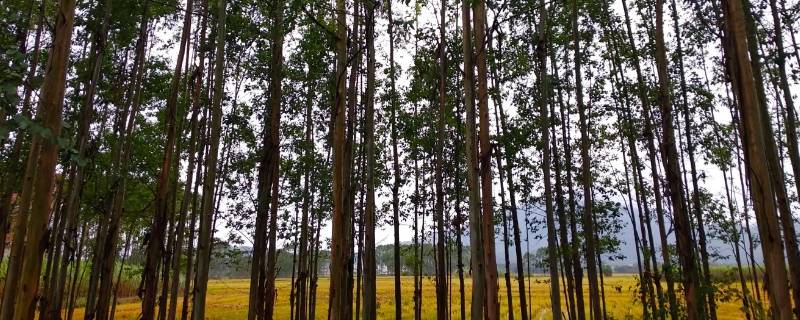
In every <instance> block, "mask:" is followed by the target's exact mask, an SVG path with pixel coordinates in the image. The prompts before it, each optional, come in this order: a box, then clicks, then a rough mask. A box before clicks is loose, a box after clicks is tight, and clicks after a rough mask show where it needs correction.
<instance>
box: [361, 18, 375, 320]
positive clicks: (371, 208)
mask: <svg viewBox="0 0 800 320" xmlns="http://www.w3.org/2000/svg"><path fill="white" fill-rule="evenodd" d="M367 6H368V7H367V8H366V26H367V30H366V31H367V32H366V38H367V93H366V94H367V96H366V101H365V108H366V110H365V111H364V113H365V120H364V121H365V125H364V134H365V136H366V137H365V138H364V139H365V140H366V141H365V143H366V147H365V148H366V162H367V163H366V171H367V181H366V186H367V195H366V196H367V199H366V208H364V225H365V228H366V230H365V235H364V320H375V319H376V317H377V300H376V295H377V289H376V285H375V280H376V278H375V273H376V272H377V270H376V264H375V225H376V218H375V7H376V4H375V3H372V4H367ZM359 298H360V297H359Z"/></svg>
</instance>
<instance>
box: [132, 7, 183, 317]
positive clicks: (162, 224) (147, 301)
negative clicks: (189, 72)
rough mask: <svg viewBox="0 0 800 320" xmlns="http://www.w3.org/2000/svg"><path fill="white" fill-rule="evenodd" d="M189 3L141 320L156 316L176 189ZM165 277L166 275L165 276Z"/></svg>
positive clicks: (149, 243)
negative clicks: (172, 196) (174, 173)
mask: <svg viewBox="0 0 800 320" xmlns="http://www.w3.org/2000/svg"><path fill="white" fill-rule="evenodd" d="M192 3H193V1H192V0H188V1H186V11H185V13H184V18H183V31H182V32H181V41H180V44H179V48H178V56H177V60H176V61H175V71H174V73H173V75H172V80H171V82H170V92H169V96H168V98H167V108H166V131H167V132H166V145H165V147H164V156H163V158H162V162H161V169H160V172H159V175H158V180H157V183H156V196H155V214H154V216H153V223H152V226H151V228H150V233H149V238H148V241H147V260H146V261H145V266H144V271H143V274H142V282H143V284H144V296H143V298H142V319H143V320H151V319H154V316H155V307H156V297H157V295H158V287H159V286H158V273H159V264H160V261H161V260H162V259H163V257H162V256H163V255H164V245H165V244H164V240H165V239H164V238H165V236H166V235H165V232H166V229H165V228H166V227H167V211H168V210H169V209H168V207H169V204H168V203H169V202H170V201H169V194H170V189H174V188H175V187H176V186H175V185H173V184H171V183H170V182H171V180H172V179H171V178H170V177H171V175H172V173H171V170H172V167H173V166H172V161H174V160H175V159H174V155H173V154H174V152H175V149H176V141H175V140H176V137H177V131H178V130H177V121H178V120H177V118H178V91H180V84H181V78H182V77H183V59H184V57H185V56H186V51H187V50H188V47H189V33H190V31H191V29H192V15H191V13H192ZM165 274H168V273H165Z"/></svg>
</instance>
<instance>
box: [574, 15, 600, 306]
mask: <svg viewBox="0 0 800 320" xmlns="http://www.w3.org/2000/svg"><path fill="white" fill-rule="evenodd" d="M578 16H579V13H578V5H577V1H576V0H573V1H572V29H573V30H572V34H573V37H574V60H575V61H574V63H575V97H576V101H577V105H578V116H579V118H580V119H579V121H580V131H581V179H582V180H583V233H584V235H585V238H586V254H585V256H586V273H587V274H588V278H589V279H588V281H589V299H590V301H591V303H590V305H591V306H592V313H591V314H592V318H594V319H601V318H602V317H603V315H602V313H601V310H600V293H599V288H598V283H597V261H596V260H597V254H596V251H597V249H596V244H595V237H594V234H595V232H594V222H593V220H592V218H591V217H592V215H593V213H592V211H593V210H592V209H593V207H594V202H593V199H592V172H591V166H592V164H591V159H590V158H589V148H590V141H589V127H588V121H589V120H588V116H589V115H587V114H586V112H587V110H586V109H587V108H586V106H585V105H584V102H583V86H582V84H581V60H582V54H581V51H580V42H581V41H580V38H581V37H580V27H579V25H578Z"/></svg>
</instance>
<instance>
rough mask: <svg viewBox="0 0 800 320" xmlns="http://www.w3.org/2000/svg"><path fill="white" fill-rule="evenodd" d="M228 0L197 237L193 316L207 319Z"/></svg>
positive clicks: (220, 29) (221, 21) (219, 18)
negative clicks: (207, 294)
mask: <svg viewBox="0 0 800 320" xmlns="http://www.w3.org/2000/svg"><path fill="white" fill-rule="evenodd" d="M225 14H226V12H225V0H218V2H217V15H216V17H215V18H216V23H217V32H216V35H217V38H216V40H215V44H216V51H215V53H214V59H215V61H214V98H213V100H212V105H211V123H210V126H211V128H210V129H211V134H210V137H209V139H210V141H209V142H210V143H209V144H210V146H209V150H208V156H207V157H206V159H205V160H206V169H207V170H208V172H207V173H206V174H205V181H203V201H202V202H203V204H202V208H203V210H202V212H201V214H200V231H199V237H198V240H197V243H198V244H197V249H198V250H197V281H196V283H195V288H194V304H193V306H192V318H194V319H204V318H205V311H206V310H205V309H206V308H205V307H206V291H207V289H208V268H209V263H210V260H211V250H212V249H213V247H212V246H213V236H214V235H213V234H212V227H213V226H212V218H213V216H212V215H213V210H214V208H213V204H214V202H213V201H214V183H215V182H216V179H217V157H218V155H219V141H220V131H221V127H222V97H223V95H224V94H225V91H224V86H223V84H224V81H225V79H224V75H225Z"/></svg>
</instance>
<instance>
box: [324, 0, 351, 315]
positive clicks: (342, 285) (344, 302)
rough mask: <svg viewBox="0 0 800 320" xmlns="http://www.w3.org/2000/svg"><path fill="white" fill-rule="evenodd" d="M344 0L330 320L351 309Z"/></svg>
mask: <svg viewBox="0 0 800 320" xmlns="http://www.w3.org/2000/svg"><path fill="white" fill-rule="evenodd" d="M345 15H346V12H345V0H336V15H335V17H336V51H335V52H336V74H335V75H334V77H335V81H336V93H335V98H334V103H333V110H331V117H332V119H333V127H332V128H331V130H332V131H333V134H332V137H333V144H332V148H333V192H332V193H333V201H332V202H333V221H332V226H333V230H332V235H331V240H332V242H331V262H330V264H331V265H330V268H331V280H330V291H329V293H330V303H329V306H330V317H329V319H331V320H342V319H345V318H347V316H348V315H349V312H348V310H349V309H350V307H351V306H352V301H350V300H349V299H347V298H348V294H347V292H346V291H347V287H348V286H347V283H348V276H347V273H348V272H347V266H348V264H349V261H350V250H349V247H348V246H349V240H348V239H347V238H346V237H347V230H348V229H349V225H350V217H349V215H348V213H347V211H348V210H347V206H346V203H345V198H346V197H347V195H346V194H345V193H346V192H347V187H346V186H345V184H348V183H349V182H348V181H345V179H347V178H349V175H348V174H347V172H346V170H345V166H346V164H345V160H346V159H347V156H346V155H345V153H346V152H347V151H346V150H345V147H346V146H345V111H346V110H345V104H346V99H347V97H346V87H345V80H346V79H347V19H346V17H345Z"/></svg>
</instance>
